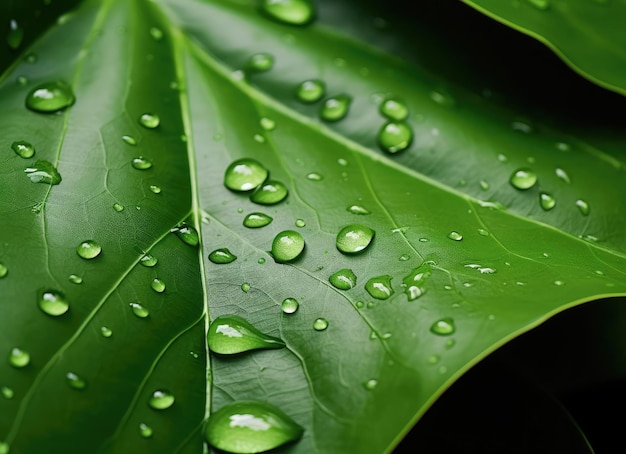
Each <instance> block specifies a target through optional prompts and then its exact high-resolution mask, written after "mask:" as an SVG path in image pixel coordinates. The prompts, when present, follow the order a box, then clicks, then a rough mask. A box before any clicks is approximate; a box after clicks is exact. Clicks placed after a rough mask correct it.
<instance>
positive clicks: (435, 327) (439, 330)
mask: <svg viewBox="0 0 626 454" xmlns="http://www.w3.org/2000/svg"><path fill="white" fill-rule="evenodd" d="M430 331H431V332H433V333H435V334H438V335H439V336H449V335H451V334H453V333H454V331H455V327H454V320H452V319H451V318H449V317H448V318H442V319H440V320H437V321H436V322H435V323H433V324H432V325H431V327H430Z"/></svg>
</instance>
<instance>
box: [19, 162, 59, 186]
mask: <svg viewBox="0 0 626 454" xmlns="http://www.w3.org/2000/svg"><path fill="white" fill-rule="evenodd" d="M24 172H25V173H26V176H27V177H28V178H30V181H32V182H33V183H45V184H59V183H60V182H61V180H62V178H61V174H60V173H59V172H58V171H57V169H56V167H54V165H53V164H52V163H51V162H50V161H45V160H39V161H37V162H35V164H33V166H32V167H27V168H26V169H24Z"/></svg>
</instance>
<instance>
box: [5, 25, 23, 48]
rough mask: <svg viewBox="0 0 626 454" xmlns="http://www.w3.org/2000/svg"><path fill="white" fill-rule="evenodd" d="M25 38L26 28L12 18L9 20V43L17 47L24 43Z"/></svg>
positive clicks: (12, 46)
mask: <svg viewBox="0 0 626 454" xmlns="http://www.w3.org/2000/svg"><path fill="white" fill-rule="evenodd" d="M23 39H24V29H23V28H22V27H20V26H19V25H18V24H17V21H16V20H14V19H12V20H11V21H10V22H9V33H7V44H8V45H9V47H10V48H11V49H14V50H15V49H17V48H18V47H20V45H21V44H22V40H23Z"/></svg>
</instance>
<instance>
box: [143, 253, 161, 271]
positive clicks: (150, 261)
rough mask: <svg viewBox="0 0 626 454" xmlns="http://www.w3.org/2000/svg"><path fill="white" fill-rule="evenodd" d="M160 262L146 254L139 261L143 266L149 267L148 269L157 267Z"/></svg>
mask: <svg viewBox="0 0 626 454" xmlns="http://www.w3.org/2000/svg"><path fill="white" fill-rule="evenodd" d="M158 262H159V260H158V259H157V258H156V257H155V256H154V255H152V254H147V253H146V254H144V255H142V256H141V258H140V259H139V263H141V264H142V265H143V266H145V267H148V268H152V267H153V266H156V264H157V263H158Z"/></svg>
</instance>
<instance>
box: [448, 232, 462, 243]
mask: <svg viewBox="0 0 626 454" xmlns="http://www.w3.org/2000/svg"><path fill="white" fill-rule="evenodd" d="M448 238H450V239H451V240H454V241H461V240H462V239H463V235H461V234H460V233H459V232H454V231H452V232H450V233H449V234H448Z"/></svg>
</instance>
